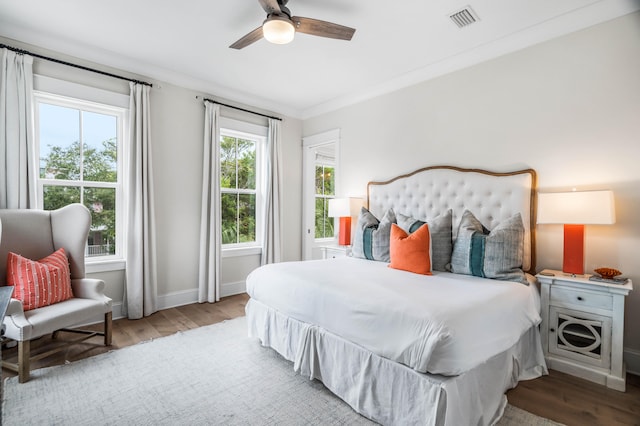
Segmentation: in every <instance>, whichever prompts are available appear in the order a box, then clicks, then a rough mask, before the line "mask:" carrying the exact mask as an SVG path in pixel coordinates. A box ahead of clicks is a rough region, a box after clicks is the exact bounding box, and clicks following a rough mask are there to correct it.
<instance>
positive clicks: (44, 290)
mask: <svg viewBox="0 0 640 426" xmlns="http://www.w3.org/2000/svg"><path fill="white" fill-rule="evenodd" d="M7 285H12V286H14V289H13V296H12V297H14V298H15V299H18V300H20V301H22V307H23V309H24V310H25V311H29V310H31V309H36V308H42V307H43V306H48V305H53V304H54V303H58V302H62V301H63V300H67V299H70V298H72V297H73V292H72V291H71V274H70V272H69V260H68V259H67V255H66V254H65V252H64V249H63V248H61V249H58V250H57V251H56V252H55V253H53V254H51V255H49V256H47V257H45V258H44V259H40V260H38V261H35V260H30V259H27V258H26V257H22V256H20V255H19V254H15V253H11V252H9V256H7Z"/></svg>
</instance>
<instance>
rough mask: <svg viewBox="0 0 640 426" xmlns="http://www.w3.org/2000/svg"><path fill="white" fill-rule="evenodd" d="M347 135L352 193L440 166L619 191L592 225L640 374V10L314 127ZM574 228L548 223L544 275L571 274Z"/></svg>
mask: <svg viewBox="0 0 640 426" xmlns="http://www.w3.org/2000/svg"><path fill="white" fill-rule="evenodd" d="M334 128H340V132H341V133H340V134H341V141H340V144H341V145H340V148H341V152H340V167H341V182H340V187H341V188H343V192H344V193H343V194H342V195H361V196H364V195H366V184H367V182H368V181H370V180H386V179H388V178H391V177H393V176H396V175H398V174H403V173H407V172H410V171H412V170H415V169H418V168H420V167H424V166H428V165H439V164H449V165H457V166H462V167H477V168H484V169H489V170H495V171H510V170H517V169H522V168H529V167H530V168H533V169H535V170H536V171H537V173H538V188H539V189H540V190H541V191H557V190H569V189H571V188H573V187H576V188H578V189H612V190H613V191H614V194H615V198H616V209H617V222H616V224H615V225H613V226H588V227H587V228H586V247H585V250H586V262H585V266H586V269H587V270H588V271H591V270H593V269H594V268H597V267H600V266H611V267H615V268H617V269H620V270H622V271H623V272H624V274H625V275H626V276H628V277H630V278H632V279H633V280H634V281H635V286H636V290H635V291H633V292H632V293H631V294H630V296H629V297H628V298H627V305H626V315H625V316H626V324H625V329H626V330H625V347H626V349H627V351H626V354H625V356H626V358H627V361H628V363H630V364H632V365H633V366H634V368H635V369H636V372H640V326H639V324H640V257H639V256H640V255H639V253H640V163H639V161H640V14H639V13H635V14H632V15H627V16H625V17H622V18H619V19H616V20H614V21H611V22H607V23H604V24H601V25H598V26H595V27H592V28H590V29H586V30H583V31H580V32H577V33H574V34H571V35H568V36H564V37H562V38H559V39H556V40H553V41H550V42H546V43H543V44H540V45H537V46H534V47H530V48H528V49H525V50H522V51H519V52H516V53H513V54H509V55H506V56H503V57H500V58H498V59H495V60H492V61H489V62H485V63H483V64H480V65H476V66H473V67H470V68H467V69H464V70H461V71H458V72H455V73H452V74H449V75H446V76H443V77H440V78H437V79H434V80H431V81H428V82H424V83H421V84H418V85H415V86H413V87H409V88H405V89H402V90H398V91H396V92H394V93H391V94H388V95H384V96H381V97H378V98H376V99H372V100H369V101H365V102H362V103H359V104H356V105H353V106H350V107H346V108H343V109H340V110H338V111H334V112H331V113H328V114H324V115H322V116H318V117H315V118H312V119H308V120H305V122H304V126H303V134H304V135H305V136H307V135H313V134H316V133H319V132H322V131H326V130H329V129H334ZM562 234H563V233H562V228H561V226H560V225H545V226H542V225H539V226H538V229H537V236H538V250H537V258H538V261H537V264H538V269H543V268H555V269H561V264H562Z"/></svg>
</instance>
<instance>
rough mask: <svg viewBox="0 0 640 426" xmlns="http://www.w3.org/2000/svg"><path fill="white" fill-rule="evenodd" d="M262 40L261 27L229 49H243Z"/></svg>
mask: <svg viewBox="0 0 640 426" xmlns="http://www.w3.org/2000/svg"><path fill="white" fill-rule="evenodd" d="M261 38H262V26H259V27H258V28H256V29H255V30H253V31H251V32H250V33H249V34H247V35H245V36H244V37H242V38H241V39H240V40H238V41H236V42H235V43H233V44H232V45H231V46H229V47H230V48H232V49H242V48H244V47H247V46H248V45H250V44H252V43H255V42H256V41H258V40H260V39H261Z"/></svg>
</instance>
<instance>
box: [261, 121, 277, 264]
mask: <svg viewBox="0 0 640 426" xmlns="http://www.w3.org/2000/svg"><path fill="white" fill-rule="evenodd" d="M280 133H281V130H280V120H276V119H273V118H270V119H269V136H268V138H267V155H266V160H267V164H266V171H267V173H266V185H265V191H264V194H265V200H264V201H265V204H264V207H265V208H264V209H263V211H264V236H263V242H264V243H263V247H262V259H261V263H262V265H265V264H267V263H276V262H280V261H282V220H281V214H280V212H281V209H282V200H281V193H282V192H281V191H282V171H281V162H282V160H281V156H280Z"/></svg>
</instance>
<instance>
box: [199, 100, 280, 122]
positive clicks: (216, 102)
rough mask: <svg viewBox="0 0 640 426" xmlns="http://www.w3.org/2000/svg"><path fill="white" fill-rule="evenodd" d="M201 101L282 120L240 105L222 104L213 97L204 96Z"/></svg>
mask: <svg viewBox="0 0 640 426" xmlns="http://www.w3.org/2000/svg"><path fill="white" fill-rule="evenodd" d="M203 101H205V102H211V103H212V104H218V105H222V106H225V107H227V108H233V109H237V110H238V111H244V112H248V113H249V114H255V115H260V116H262V117H267V118H273V119H274V120H279V121H282V118H280V117H274V116H272V115H267V114H262V113H261V112H255V111H250V110H248V109H244V108H240V107H237V106H233V105H228V104H223V103H222V102H218V101H214V100H213V99H208V98H204V99H203Z"/></svg>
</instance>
